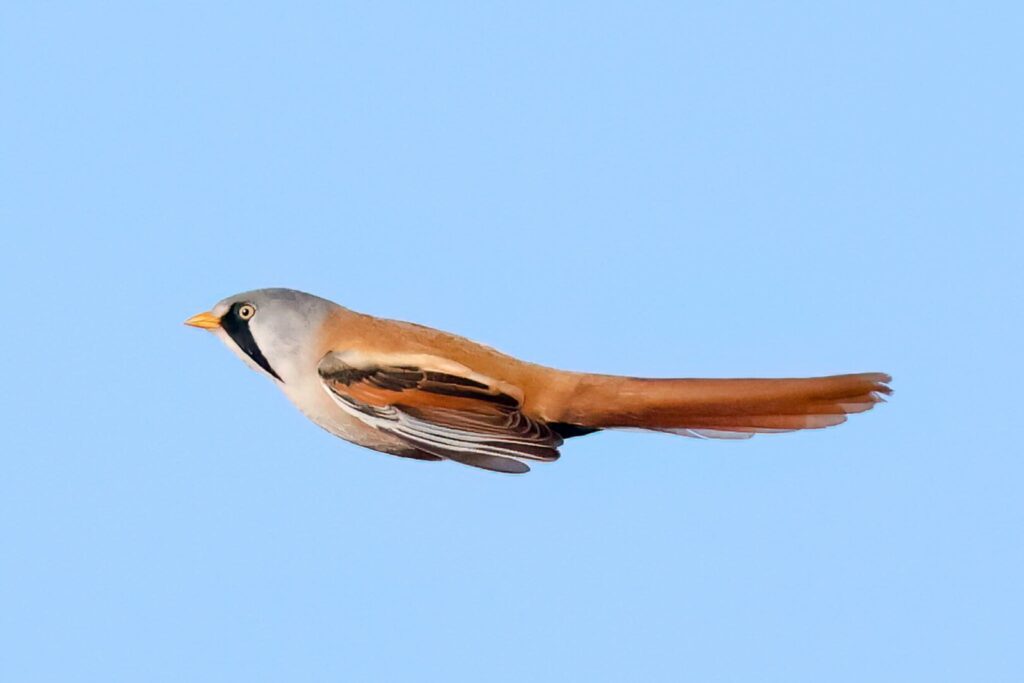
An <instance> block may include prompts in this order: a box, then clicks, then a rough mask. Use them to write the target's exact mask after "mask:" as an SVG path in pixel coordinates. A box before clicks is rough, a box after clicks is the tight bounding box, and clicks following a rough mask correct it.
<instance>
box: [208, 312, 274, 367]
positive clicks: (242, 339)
mask: <svg viewBox="0 0 1024 683" xmlns="http://www.w3.org/2000/svg"><path fill="white" fill-rule="evenodd" d="M245 305H246V304H240V303H239V304H234V305H233V306H231V310H229V311H228V312H227V314H226V315H225V316H224V317H223V318H222V319H221V321H220V326H221V327H222V328H224V331H225V332H227V333H228V336H229V337H231V340H232V341H234V342H235V344H237V345H238V348H240V349H242V351H243V352H245V355H247V356H249V358H252V360H253V362H254V363H256V365H258V366H260V367H261V368H263V369H264V370H266V371H267V372H268V373H270V375H272V376H273V377H275V378H276V379H277V380H278V381H280V382H284V380H283V379H281V376H280V375H278V374H277V373H276V372H274V368H272V367H270V361H268V360H267V357H266V356H264V355H263V352H262V351H260V347H259V346H257V345H256V340H255V339H253V336H252V330H250V329H249V321H248V320H245V319H243V318H242V316H241V315H240V311H241V309H242V307H243V306H245Z"/></svg>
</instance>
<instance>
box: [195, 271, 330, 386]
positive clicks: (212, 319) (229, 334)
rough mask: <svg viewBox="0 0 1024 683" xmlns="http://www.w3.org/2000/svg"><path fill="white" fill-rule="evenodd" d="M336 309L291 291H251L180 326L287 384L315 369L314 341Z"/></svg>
mask: <svg viewBox="0 0 1024 683" xmlns="http://www.w3.org/2000/svg"><path fill="white" fill-rule="evenodd" d="M338 308H340V306H338V305H337V304H335V303H333V302H331V301H328V300H327V299H321V298H320V297H318V296H314V295H312V294H307V293H305V292H299V291H296V290H294V289H278V288H273V289H254V290H252V291H249V292H242V293H240V294H235V295H234V296H229V297H227V298H226V299H222V300H221V301H219V302H217V304H216V305H215V306H214V307H213V308H212V309H210V311H208V312H207V313H200V314H199V315H196V316H193V317H191V318H189V319H188V320H186V321H185V324H187V325H192V326H193V327H201V328H204V329H208V330H210V331H212V332H213V333H214V334H216V335H217V336H218V337H219V338H220V339H221V341H223V342H224V343H225V344H226V345H227V346H228V348H230V349H231V350H232V351H234V352H235V354H236V355H238V357H239V358H241V359H242V360H243V361H245V363H246V364H247V365H248V366H249V367H250V368H252V369H253V370H256V371H257V372H261V373H263V374H266V375H268V376H270V377H272V378H273V379H274V380H276V381H278V382H281V383H285V384H287V383H288V382H289V379H290V378H295V377H297V376H299V373H301V372H302V371H303V370H304V369H306V368H308V367H310V364H311V363H312V364H313V366H315V363H316V362H317V361H318V360H319V359H318V358H315V357H313V355H314V354H316V353H317V351H318V349H319V345H318V344H316V338H317V337H316V335H317V333H318V332H319V330H320V328H321V327H322V325H323V323H324V321H325V320H326V319H327V317H328V316H329V315H330V313H331V311H332V310H335V309H338Z"/></svg>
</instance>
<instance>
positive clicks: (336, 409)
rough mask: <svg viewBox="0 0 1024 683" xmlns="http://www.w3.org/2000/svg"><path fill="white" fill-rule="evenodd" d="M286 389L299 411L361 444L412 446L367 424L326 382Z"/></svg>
mask: <svg viewBox="0 0 1024 683" xmlns="http://www.w3.org/2000/svg"><path fill="white" fill-rule="evenodd" d="M283 388H284V393H285V395H286V396H287V397H288V399H289V400H290V401H291V402H292V403H294V404H295V406H296V407H297V408H298V409H299V411H300V412H301V413H302V414H303V415H305V416H306V417H308V418H309V419H310V420H311V421H312V422H314V423H315V424H316V425H318V426H319V427H321V428H323V429H325V430H326V431H328V432H330V433H331V434H333V435H335V436H338V437H341V438H342V439H345V440H346V441H350V442H352V443H354V444H357V445H359V446H364V447H366V448H372V449H373V450H375V451H384V452H386V453H390V452H395V451H401V450H403V449H408V446H407V445H406V444H404V443H403V442H402V441H400V440H399V439H397V438H396V437H394V436H392V435H390V434H386V433H384V432H382V431H380V430H378V429H376V428H374V427H371V426H369V425H367V424H366V423H365V422H363V421H362V420H360V419H359V418H357V417H355V416H354V415H351V414H350V413H348V412H346V411H345V410H343V409H342V408H341V407H340V406H338V404H337V403H335V402H334V400H333V399H332V398H331V397H330V396H328V395H327V392H326V391H324V389H323V385H321V384H320V383H319V382H316V383H315V384H314V385H306V386H291V387H289V386H288V385H287V384H286V385H284V387H283Z"/></svg>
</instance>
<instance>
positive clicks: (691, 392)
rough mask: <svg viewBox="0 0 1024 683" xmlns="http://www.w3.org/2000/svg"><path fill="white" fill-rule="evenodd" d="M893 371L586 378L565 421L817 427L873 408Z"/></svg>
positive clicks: (723, 434)
mask: <svg viewBox="0 0 1024 683" xmlns="http://www.w3.org/2000/svg"><path fill="white" fill-rule="evenodd" d="M891 379H892V378H891V377H889V375H886V374H883V373H880V372H866V373H861V374H855V375H833V376H831V377H809V378H805V379H640V378H633V377H614V376H608V375H584V376H583V377H582V378H580V380H579V382H578V383H576V384H575V387H574V389H573V391H572V392H571V393H570V394H569V395H568V396H566V397H565V400H564V402H563V406H564V412H563V414H562V416H561V420H562V421H564V422H565V423H568V424H570V425H576V426H579V427H583V428H587V429H588V430H589V429H604V428H615V427H632V428H640V429H651V430H656V431H666V432H674V433H678V434H683V435H687V436H701V437H710V438H748V437H750V436H752V435H753V434H756V433H765V432H769V433H770V432H789V431H794V430H797V429H819V428H822V427H831V426H832V425H837V424H840V423H842V422H845V421H846V416H847V415H849V414H852V413H862V412H864V411H866V410H870V409H871V408H873V407H874V406H875V404H876V403H880V402H884V401H885V399H884V398H883V397H884V395H886V394H890V393H892V390H891V389H890V388H889V386H888V383H889V382H890V381H891Z"/></svg>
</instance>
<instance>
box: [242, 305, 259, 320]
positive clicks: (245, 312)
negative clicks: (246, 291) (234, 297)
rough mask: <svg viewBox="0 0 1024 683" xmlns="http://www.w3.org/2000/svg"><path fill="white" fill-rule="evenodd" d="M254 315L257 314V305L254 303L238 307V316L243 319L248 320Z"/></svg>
mask: <svg viewBox="0 0 1024 683" xmlns="http://www.w3.org/2000/svg"><path fill="white" fill-rule="evenodd" d="M254 315H256V307H255V306H253V305H252V304H242V305H241V306H239V307H238V317H239V318H241V319H242V320H248V319H249V318H251V317H253V316H254Z"/></svg>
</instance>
